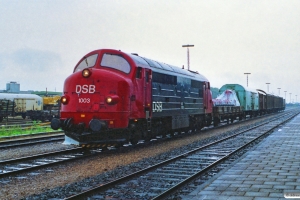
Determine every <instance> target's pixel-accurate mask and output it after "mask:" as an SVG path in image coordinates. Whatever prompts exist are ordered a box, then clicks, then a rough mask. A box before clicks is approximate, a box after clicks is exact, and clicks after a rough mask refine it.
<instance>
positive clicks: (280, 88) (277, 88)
mask: <svg viewBox="0 0 300 200" xmlns="http://www.w3.org/2000/svg"><path fill="white" fill-rule="evenodd" d="M277 89H278V96H280V89H281V88H277Z"/></svg>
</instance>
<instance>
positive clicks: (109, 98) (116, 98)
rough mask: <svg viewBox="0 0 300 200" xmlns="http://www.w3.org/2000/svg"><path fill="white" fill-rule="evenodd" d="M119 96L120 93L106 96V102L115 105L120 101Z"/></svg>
mask: <svg viewBox="0 0 300 200" xmlns="http://www.w3.org/2000/svg"><path fill="white" fill-rule="evenodd" d="M119 99H120V98H119V96H118V95H111V96H107V97H106V103H107V104H110V105H114V104H116V103H118V102H119Z"/></svg>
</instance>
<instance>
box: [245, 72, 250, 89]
mask: <svg viewBox="0 0 300 200" xmlns="http://www.w3.org/2000/svg"><path fill="white" fill-rule="evenodd" d="M244 74H246V75H247V87H248V75H250V74H251V73H244Z"/></svg>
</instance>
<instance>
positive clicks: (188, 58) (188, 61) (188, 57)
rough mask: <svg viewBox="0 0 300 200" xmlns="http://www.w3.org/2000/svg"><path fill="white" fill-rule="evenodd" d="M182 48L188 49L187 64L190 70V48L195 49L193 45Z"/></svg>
mask: <svg viewBox="0 0 300 200" xmlns="http://www.w3.org/2000/svg"><path fill="white" fill-rule="evenodd" d="M182 47H187V64H188V70H190V51H189V47H194V45H193V44H186V45H182Z"/></svg>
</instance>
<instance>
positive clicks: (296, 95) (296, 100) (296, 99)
mask: <svg viewBox="0 0 300 200" xmlns="http://www.w3.org/2000/svg"><path fill="white" fill-rule="evenodd" d="M295 103H296V104H297V95H296V101H295Z"/></svg>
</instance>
